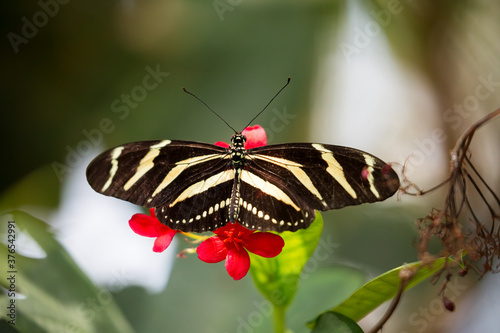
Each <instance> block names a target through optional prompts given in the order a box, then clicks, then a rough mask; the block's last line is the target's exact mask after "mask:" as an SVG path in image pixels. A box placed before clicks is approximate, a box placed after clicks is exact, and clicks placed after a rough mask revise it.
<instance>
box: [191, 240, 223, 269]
mask: <svg viewBox="0 0 500 333" xmlns="http://www.w3.org/2000/svg"><path fill="white" fill-rule="evenodd" d="M196 253H198V258H199V259H200V260H201V261H204V262H208V263H215V262H220V261H222V260H224V259H226V255H227V249H226V246H225V245H224V242H223V241H222V240H221V239H220V238H219V237H217V236H213V237H210V238H208V239H205V240H204V241H203V242H202V243H201V244H200V245H199V246H198V248H197V249H196Z"/></svg>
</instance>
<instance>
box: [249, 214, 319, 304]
mask: <svg viewBox="0 0 500 333" xmlns="http://www.w3.org/2000/svg"><path fill="white" fill-rule="evenodd" d="M322 230H323V219H322V218H321V215H320V214H319V213H316V219H315V220H314V222H313V223H312V224H311V225H310V226H309V228H307V229H302V230H298V231H296V232H290V231H285V232H283V233H281V237H283V240H284V241H285V247H284V248H283V251H282V252H281V253H280V254H279V255H278V256H276V257H274V258H262V257H260V256H257V255H253V254H251V261H252V263H251V266H250V272H251V274H252V277H253V280H254V282H255V285H256V286H257V288H258V289H259V291H260V292H261V293H262V294H263V295H264V296H265V297H266V298H267V299H268V300H269V301H271V303H273V304H274V305H275V307H280V308H282V309H284V308H286V307H287V306H288V305H289V304H290V302H291V301H292V299H293V296H294V295H295V292H296V290H297V285H298V283H299V278H300V274H301V272H302V269H303V268H304V265H305V264H306V262H307V261H308V260H309V258H310V257H311V255H312V253H313V252H314V249H315V248H316V245H317V244H318V241H319V238H320V236H321V231H322Z"/></svg>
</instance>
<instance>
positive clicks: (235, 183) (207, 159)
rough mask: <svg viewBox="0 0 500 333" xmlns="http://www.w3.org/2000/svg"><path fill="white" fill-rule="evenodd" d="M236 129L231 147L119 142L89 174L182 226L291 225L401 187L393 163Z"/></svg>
mask: <svg viewBox="0 0 500 333" xmlns="http://www.w3.org/2000/svg"><path fill="white" fill-rule="evenodd" d="M289 82H290V79H289V80H288V82H287V84H286V85H288V83H289ZM286 85H285V86H284V87H283V88H281V90H283V89H284V88H285V87H286ZM281 90H280V91H279V92H281ZM186 92H187V91H186ZM279 92H278V94H279ZM188 93H189V92H188ZM190 94H191V93H190ZM278 94H276V95H275V96H274V97H273V99H274V98H275V97H276V96H277V95H278ZM193 96H194V95H193ZM195 97H196V96H195ZM196 98H197V97H196ZM273 99H271V101H270V102H269V103H268V104H267V105H266V107H267V106H268V105H269V104H270V103H271V102H272V100H273ZM202 103H204V102H202ZM204 104H205V103H204ZM205 105H206V104H205ZM207 107H208V106H207ZM209 109H210V108H209ZM265 109H266V108H264V109H263V110H262V111H264V110H265ZM210 110H211V109H210ZM211 111H212V112H214V111H213V110H211ZM262 111H261V112H260V113H262ZM214 113H215V112H214ZM260 113H259V114H258V115H260ZM258 115H257V116H258ZM217 116H218V115H217ZM219 117H220V116H219ZM255 118H256V117H255ZM255 118H254V119H255ZM221 119H222V118H221ZM254 119H253V120H254ZM253 120H252V121H253ZM224 122H225V121H224ZM226 124H227V123H226ZM228 126H229V125H228ZM233 130H234V129H233ZM234 132H235V134H234V135H233V136H232V137H231V144H230V145H229V146H228V147H221V146H218V145H213V144H208V143H202V142H194V141H180V140H155V141H139V142H132V143H127V144H124V145H120V146H117V147H115V148H112V149H109V150H107V151H105V152H103V153H101V154H100V155H99V156H97V157H96V158H95V159H94V160H93V161H92V162H91V163H90V164H89V166H88V167H87V180H88V182H89V184H90V185H91V187H92V188H93V189H94V190H95V191H97V192H99V193H102V194H104V195H107V196H112V197H116V198H118V199H122V200H126V201H129V202H132V203H134V204H137V205H140V206H144V207H148V208H152V207H154V208H155V214H156V217H157V218H158V220H160V221H161V222H162V223H163V224H165V225H167V226H168V227H170V228H172V229H174V230H181V231H186V232H204V231H210V230H215V229H217V228H219V227H222V226H224V225H226V224H227V223H234V222H239V223H240V224H241V225H243V226H245V227H246V228H248V229H252V230H261V231H278V232H282V231H296V230H298V229H303V228H307V227H308V226H309V225H310V224H311V223H312V221H314V219H315V215H316V213H315V211H316V210H318V211H326V210H331V209H338V208H342V207H345V206H351V205H359V204H362V203H369V202H376V201H382V200H385V199H387V198H389V197H391V196H392V195H393V194H394V193H395V192H396V191H397V190H398V188H399V178H398V175H397V174H396V172H395V171H394V170H393V169H392V168H391V166H390V165H389V164H387V163H385V162H383V161H382V160H381V159H379V158H377V157H375V156H373V155H371V154H369V153H366V152H364V151H361V150H357V149H354V148H349V147H343V146H335V145H328V144H319V143H285V144H274V145H266V146H260V147H254V148H250V149H246V148H245V143H246V140H247V138H246V135H245V131H243V132H237V131H234Z"/></svg>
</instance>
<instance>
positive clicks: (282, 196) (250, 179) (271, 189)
mask: <svg viewBox="0 0 500 333" xmlns="http://www.w3.org/2000/svg"><path fill="white" fill-rule="evenodd" d="M241 180H242V181H244V182H245V183H247V184H248V185H251V186H253V187H255V188H257V189H259V190H261V191H262V192H264V193H266V194H269V195H270V196H272V197H274V198H276V199H277V200H279V201H282V202H284V203H285V204H287V205H289V206H291V207H293V208H294V209H295V210H296V211H300V208H299V207H298V206H297V205H296V204H295V203H294V202H293V201H292V199H290V197H289V196H288V195H287V194H286V193H285V192H283V191H282V190H281V189H279V188H278V187H276V186H275V185H273V184H271V183H270V182H268V181H267V180H264V179H262V178H260V177H259V176H256V175H255V174H253V173H250V172H248V171H247V170H243V171H242V172H241ZM248 206H249V207H248V208H247V209H248V210H250V203H249V204H248Z"/></svg>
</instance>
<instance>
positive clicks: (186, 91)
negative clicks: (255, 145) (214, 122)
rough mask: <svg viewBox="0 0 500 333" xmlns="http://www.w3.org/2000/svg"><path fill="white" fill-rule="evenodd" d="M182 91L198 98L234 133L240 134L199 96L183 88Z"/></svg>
mask: <svg viewBox="0 0 500 333" xmlns="http://www.w3.org/2000/svg"><path fill="white" fill-rule="evenodd" d="M182 90H184V92H185V93H187V94H189V95H191V96H193V97H194V98H196V99H197V100H198V101H200V102H201V103H202V104H203V105H205V106H206V107H207V109H209V110H210V111H212V112H213V114H215V115H216V116H217V117H219V119H220V120H222V121H223V122H224V123H225V124H226V125H227V126H228V127H229V128H230V129H232V130H233V131H234V133H238V132H237V131H236V130H235V129H234V128H233V127H232V126H231V125H229V124H228V123H227V121H225V120H224V118H222V117H221V116H219V114H218V113H217V112H215V111H214V110H212V108H211V107H210V106H208V104H207V103H205V102H204V101H202V100H201V98H199V97H198V96H196V95H195V94H193V93H192V92H190V91H188V90H187V89H186V88H184V87H182Z"/></svg>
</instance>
